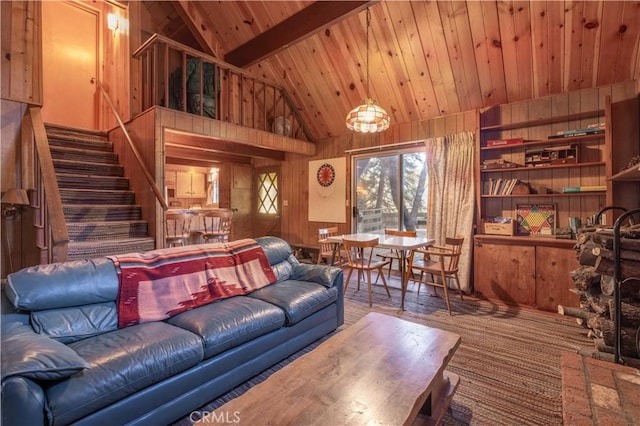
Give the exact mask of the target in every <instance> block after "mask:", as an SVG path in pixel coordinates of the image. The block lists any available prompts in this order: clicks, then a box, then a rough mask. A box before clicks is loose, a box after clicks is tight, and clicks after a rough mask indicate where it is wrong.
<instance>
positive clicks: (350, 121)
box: [346, 8, 391, 133]
mask: <svg viewBox="0 0 640 426" xmlns="http://www.w3.org/2000/svg"><path fill="white" fill-rule="evenodd" d="M370 26H371V12H369V8H367V64H366V67H367V100H365V101H364V102H363V104H362V105H360V106H357V107H355V108H354V109H352V110H351V111H350V112H349V113H348V114H347V119H346V124H347V128H348V129H349V130H353V131H354V132H362V133H376V132H382V131H385V130H387V129H388V128H389V124H390V123H391V119H390V118H389V114H387V112H386V111H385V110H384V109H382V107H380V106H378V105H376V103H375V101H374V100H373V99H371V96H370V95H369V27H370Z"/></svg>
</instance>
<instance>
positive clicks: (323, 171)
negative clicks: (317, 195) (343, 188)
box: [316, 163, 336, 188]
mask: <svg viewBox="0 0 640 426" xmlns="http://www.w3.org/2000/svg"><path fill="white" fill-rule="evenodd" d="M316 179H317V180H318V184H320V186H322V187H324V188H328V187H330V186H331V185H333V183H334V182H335V180H336V170H335V169H334V168H333V166H332V165H331V164H329V163H324V164H322V165H321V166H320V167H318V171H317V172H316Z"/></svg>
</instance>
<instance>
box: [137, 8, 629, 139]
mask: <svg viewBox="0 0 640 426" xmlns="http://www.w3.org/2000/svg"><path fill="white" fill-rule="evenodd" d="M324 3H326V4H324V5H321V6H326V5H327V4H330V5H331V6H332V7H333V8H338V7H339V6H341V5H340V3H342V2H324ZM354 3H357V5H356V6H354V5H353V4H352V5H351V7H347V8H346V9H349V10H348V11H347V12H345V14H344V15H343V16H342V17H341V18H335V17H331V16H326V22H328V24H327V25H322V24H321V23H322V19H324V18H325V16H319V15H330V13H329V12H327V10H331V9H332V7H322V8H319V9H318V10H324V12H317V13H315V14H314V19H313V21H314V23H310V21H311V18H309V16H307V17H306V18H301V19H298V20H295V17H296V16H303V9H305V8H308V7H311V6H314V2H304V1H203V2H193V1H174V2H162V1H147V2H145V10H146V12H147V16H146V27H147V31H150V32H159V33H161V34H163V35H167V36H169V37H171V38H174V39H175V40H177V41H180V42H182V43H185V44H188V45H190V46H192V47H196V48H198V49H200V50H203V51H205V52H207V53H210V54H212V55H214V56H216V57H218V58H220V59H225V58H231V57H232V56H233V55H232V53H233V52H234V50H236V49H239V48H243V46H244V53H245V54H247V52H248V54H249V55H251V54H255V57H257V58H261V57H262V56H264V55H266V56H264V58H262V59H258V62H256V63H254V64H252V65H250V66H248V67H247V68H246V69H247V70H248V71H250V72H252V73H253V74H254V75H256V76H260V77H263V78H266V79H269V80H271V81H273V82H275V83H276V84H278V85H281V86H283V87H285V88H286V89H287V90H288V91H289V93H290V95H291V96H292V98H293V99H294V102H295V103H296V105H297V106H298V108H299V110H300V113H301V114H302V116H303V118H304V120H305V122H306V124H307V125H308V127H309V128H310V130H311V132H312V133H313V135H314V137H315V138H316V139H323V138H326V137H332V136H338V135H342V134H345V133H347V132H348V130H347V129H346V127H345V125H344V119H345V115H346V113H347V112H348V111H349V110H351V109H352V108H354V107H355V106H357V105H359V104H360V103H361V102H362V100H363V99H365V98H366V97H367V94H368V93H367V78H366V61H367V48H366V46H367V37H366V11H365V9H366V6H369V7H370V12H371V26H370V35H369V94H370V96H371V97H373V98H374V99H375V100H376V101H377V103H378V104H379V105H381V106H382V107H384V108H385V109H386V110H387V112H389V113H390V115H391V119H392V125H393V123H403V122H409V121H415V120H425V119H429V118H434V117H438V116H441V115H447V114H452V113H457V112H461V111H468V110H472V109H476V108H483V107H489V106H493V105H497V104H503V103H510V102H516V101H520V100H525V99H531V98H537V97H542V96H547V95H552V94H558V93H563V92H569V91H574V90H579V89H584V88H591V87H597V86H602V85H607V84H612V83H617V82H621V81H627V80H633V79H638V78H639V76H640V58H639V51H638V50H639V47H638V46H639V36H640V2H637V1H515V2H511V1H504V2H503V1H412V2H409V1H377V2H354ZM342 6H343V5H342ZM296 14H297V15H296ZM292 16H293V18H292ZM316 18H317V19H316ZM332 18H333V19H332ZM318 22H319V23H318ZM278 24H280V25H278ZM314 25H316V26H317V28H316V29H315V30H314V32H312V33H310V34H309V35H308V36H306V37H304V36H303V37H300V36H297V35H295V34H294V33H296V30H297V29H299V28H300V27H302V26H304V27H305V31H311V30H308V29H306V27H313V26H314ZM267 33H268V34H269V37H268V38H265V34H267ZM261 35H262V37H263V39H256V38H257V37H259V36H261ZM296 37H297V38H296ZM256 40H258V41H259V42H256ZM264 40H268V41H269V43H271V44H274V43H277V41H278V40H281V41H280V43H281V45H280V46H267V44H268V43H267V42H265V41H264ZM252 41H253V42H254V43H253V47H251V46H252ZM247 46H249V48H247ZM251 49H253V51H252V50H251ZM236 52H237V51H236ZM265 52H266V53H265ZM234 58H235V59H234V60H237V57H234ZM228 61H229V60H228ZM229 62H231V61H229Z"/></svg>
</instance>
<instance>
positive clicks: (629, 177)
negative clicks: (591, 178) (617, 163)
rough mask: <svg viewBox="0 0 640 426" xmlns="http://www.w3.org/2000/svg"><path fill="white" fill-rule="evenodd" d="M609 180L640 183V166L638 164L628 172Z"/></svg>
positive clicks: (622, 172) (618, 174)
mask: <svg viewBox="0 0 640 426" xmlns="http://www.w3.org/2000/svg"><path fill="white" fill-rule="evenodd" d="M607 180H611V181H616V182H621V181H640V164H636V165H635V166H633V167H630V168H628V169H627V170H623V171H621V172H620V173H617V174H615V175H613V176H611V177H609V178H607Z"/></svg>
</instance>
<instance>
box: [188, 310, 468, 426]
mask: <svg viewBox="0 0 640 426" xmlns="http://www.w3.org/2000/svg"><path fill="white" fill-rule="evenodd" d="M459 344H460V336H458V335H457V334H454V333H450V332H447V331H443V330H438V329H435V328H430V327H426V326H424V325H420V324H415V323H412V322H409V321H405V320H402V319H399V318H395V317H391V316H388V315H383V314H378V313H369V314H367V315H366V316H365V317H364V318H362V319H360V320H359V321H358V322H356V323H355V324H354V325H352V326H351V327H348V328H346V329H345V330H344V331H341V332H339V333H338V334H336V335H335V336H333V337H331V338H329V339H327V340H326V341H325V342H323V343H321V344H320V345H319V346H318V347H317V348H316V349H314V350H313V351H311V352H309V353H307V354H305V355H303V356H301V357H300V358H298V359H296V360H294V361H293V362H291V363H290V364H288V365H286V366H285V367H283V368H282V369H280V370H279V371H277V372H276V373H274V374H272V375H271V376H270V377H268V378H267V379H266V380H265V381H264V382H262V383H260V384H258V385H256V386H254V387H252V388H251V389H249V390H248V391H247V392H246V393H244V394H243V395H241V396H239V397H238V398H235V399H233V400H232V401H229V402H228V403H227V404H225V405H223V406H221V407H220V408H218V409H217V410H215V412H213V413H211V415H210V416H209V417H205V418H203V419H202V420H201V421H200V422H198V423H199V424H211V423H216V422H220V421H222V420H225V421H226V420H228V419H230V418H232V419H234V422H236V423H239V424H246V425H258V424H259V425H267V424H270V425H311V424H319V425H344V424H350V425H357V424H384V425H399V424H413V423H418V424H437V423H438V422H439V421H440V419H441V418H442V416H444V414H445V412H446V410H447V407H448V406H449V402H450V401H451V398H452V397H453V394H454V392H455V391H456V388H457V386H458V382H459V378H458V376H457V375H456V374H453V373H450V372H445V371H444V370H445V368H446V367H447V364H448V363H449V360H450V359H451V357H452V356H453V354H454V352H455V351H456V349H457V348H458V345H459Z"/></svg>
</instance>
